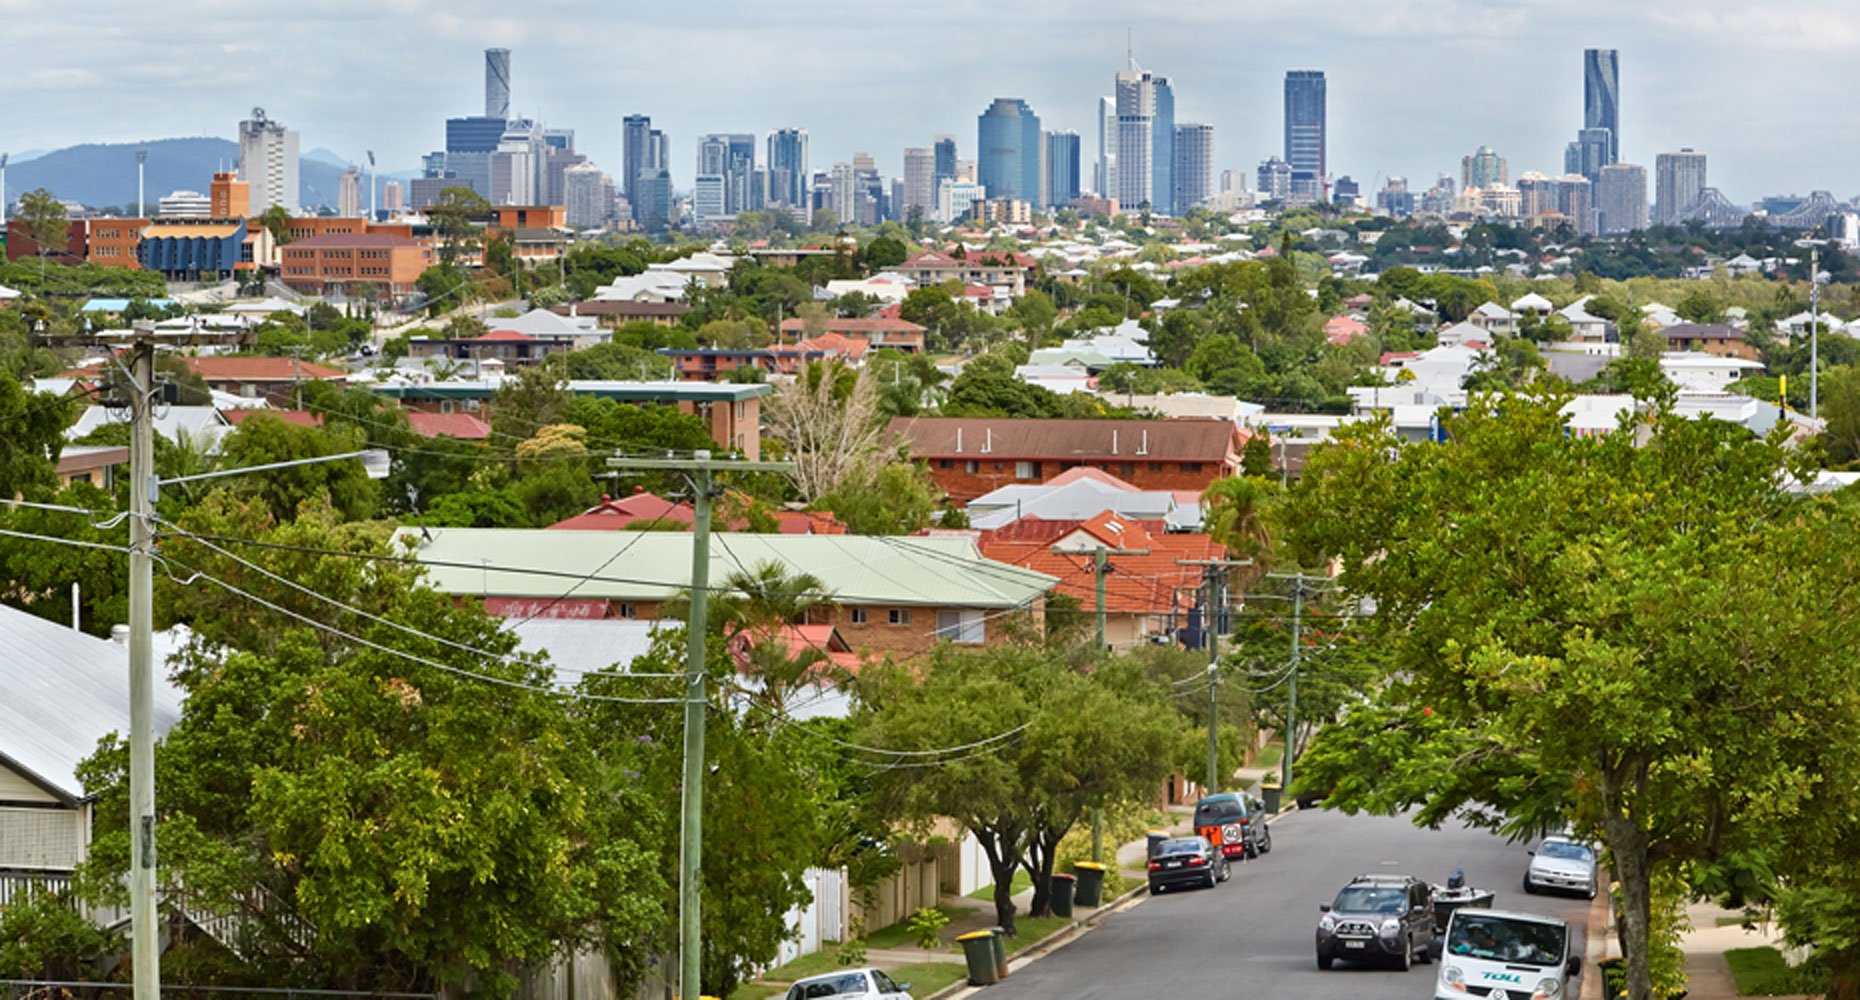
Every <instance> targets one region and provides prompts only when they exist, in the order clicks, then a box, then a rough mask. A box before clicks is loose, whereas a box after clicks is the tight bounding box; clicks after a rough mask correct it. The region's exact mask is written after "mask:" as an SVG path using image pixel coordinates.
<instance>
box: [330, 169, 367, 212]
mask: <svg viewBox="0 0 1860 1000" xmlns="http://www.w3.org/2000/svg"><path fill="white" fill-rule="evenodd" d="M336 214H337V215H339V216H341V217H343V218H345V219H353V218H357V217H358V216H360V215H361V214H362V171H361V168H359V167H357V166H356V165H355V164H353V163H351V164H349V167H348V169H347V170H344V171H343V172H342V175H341V176H340V177H337V178H336Z"/></svg>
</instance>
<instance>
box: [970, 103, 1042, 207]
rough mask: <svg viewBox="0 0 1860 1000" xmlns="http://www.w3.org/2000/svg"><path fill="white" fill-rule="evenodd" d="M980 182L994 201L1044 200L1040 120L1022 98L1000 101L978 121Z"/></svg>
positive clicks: (978, 118) (977, 157)
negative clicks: (996, 199) (1041, 174)
mask: <svg viewBox="0 0 1860 1000" xmlns="http://www.w3.org/2000/svg"><path fill="white" fill-rule="evenodd" d="M976 147H977V153H976V159H977V164H976V166H977V174H978V177H977V180H979V181H980V182H981V185H982V186H983V187H985V188H987V189H988V197H990V198H1008V199H1013V200H1016V201H1025V202H1035V201H1038V200H1039V197H1040V117H1039V116H1038V115H1036V114H1034V113H1033V109H1032V108H1030V107H1028V106H1027V102H1026V101H1024V100H1021V99H1020V98H1018V97H997V98H995V101H994V103H993V104H990V105H989V106H988V110H986V111H984V112H982V113H981V114H980V115H979V116H977V118H976Z"/></svg>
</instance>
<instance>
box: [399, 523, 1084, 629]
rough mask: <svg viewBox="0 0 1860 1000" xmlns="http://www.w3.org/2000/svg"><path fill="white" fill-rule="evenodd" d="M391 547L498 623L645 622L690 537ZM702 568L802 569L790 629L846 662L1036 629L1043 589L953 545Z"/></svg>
mask: <svg viewBox="0 0 1860 1000" xmlns="http://www.w3.org/2000/svg"><path fill="white" fill-rule="evenodd" d="M397 537H398V539H399V540H401V541H404V542H411V543H413V544H412V549H411V553H412V556H413V558H415V559H418V560H419V561H421V562H423V563H426V564H427V568H428V573H429V575H430V577H431V579H432V583H433V586H434V587H435V588H436V589H438V590H439V591H441V592H442V593H447V594H451V595H453V596H454V597H456V598H460V599H466V598H470V599H476V600H482V601H483V602H484V605H485V610H487V611H488V612H490V613H491V614H494V615H499V616H503V617H507V618H529V617H557V618H589V619H605V618H634V619H642V620H647V619H656V618H658V617H660V615H661V609H662V608H663V607H664V606H665V604H666V603H668V602H672V601H676V600H678V599H679V597H680V595H681V594H682V593H683V592H684V591H685V590H686V589H687V588H689V587H690V584H691V546H692V542H693V538H692V536H691V534H690V533H688V532H682V531H567V530H563V531H552V530H548V529H508V528H429V529H426V530H425V531H421V530H420V529H418V528H414V529H406V530H403V531H401V532H400V533H399V534H398V536H397ZM710 563H711V566H710V579H711V583H712V585H713V586H716V585H721V583H722V581H723V580H725V579H726V578H728V577H729V575H730V574H731V573H736V572H744V571H751V572H753V571H754V569H755V568H756V567H757V566H759V565H761V564H764V563H774V564H775V565H778V566H780V567H782V568H783V569H784V570H785V571H786V572H787V573H789V574H791V575H798V574H801V573H811V574H813V575H814V576H815V577H817V578H819V580H820V581H821V584H822V589H823V591H824V594H825V598H824V601H823V603H822V604H821V605H820V606H818V607H817V608H815V609H814V611H813V612H812V613H811V614H810V615H809V617H808V620H807V621H806V622H804V623H802V624H807V625H831V626H833V627H834V629H836V630H837V631H838V633H839V635H840V636H841V637H842V638H843V639H844V640H845V642H846V644H847V647H848V648H849V649H850V650H851V651H853V652H856V653H858V654H860V655H892V656H896V657H900V658H904V659H911V658H915V657H919V656H922V655H924V654H926V653H928V652H929V651H930V649H931V648H932V647H933V646H935V645H936V643H937V642H939V641H943V640H948V641H951V642H956V643H961V644H965V645H968V644H974V645H979V644H981V643H984V642H986V641H988V638H989V636H990V635H991V634H996V633H997V631H998V630H999V629H1001V628H1004V627H1007V625H1008V622H1009V620H1011V619H1023V620H1032V621H1036V622H1037V621H1038V620H1039V618H1040V615H1041V613H1042V611H1043V610H1044V604H1045V602H1044V597H1045V594H1046V592H1047V590H1049V589H1050V588H1051V587H1052V586H1053V584H1054V583H1055V582H1056V581H1055V580H1054V578H1053V577H1051V576H1048V575H1046V574H1044V573H1040V572H1035V571H1031V570H1027V569H1022V568H1020V567H1017V566H1008V565H1003V564H1002V563H999V562H995V561H993V560H990V559H988V558H986V557H985V556H983V555H982V553H981V552H980V550H978V549H977V547H976V543H975V540H974V539H972V538H966V537H955V538H943V537H939V538H894V537H878V536H866V535H760V534H737V533H733V532H719V533H716V534H713V535H712V536H711V542H710ZM494 566H522V567H527V568H531V569H542V570H548V571H550V575H541V574H536V573H516V572H509V571H503V570H498V569H494V568H490V567H494ZM555 574H560V575H555ZM573 580H579V581H580V582H579V583H577V584H575V585H574V587H573V588H572V590H573V596H570V597H563V596H562V595H563V592H564V591H567V590H570V589H571V588H570V585H569V582H568V581H573Z"/></svg>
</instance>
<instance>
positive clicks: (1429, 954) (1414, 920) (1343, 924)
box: [1317, 875, 1434, 972]
mask: <svg viewBox="0 0 1860 1000" xmlns="http://www.w3.org/2000/svg"><path fill="white" fill-rule="evenodd" d="M1318 909H1319V910H1321V911H1322V912H1323V914H1324V915H1323V916H1322V917H1319V918H1318V926H1317V965H1318V968H1320V969H1328V968H1330V967H1331V963H1333V962H1335V961H1337V960H1338V959H1343V960H1344V961H1346V962H1392V963H1394V965H1395V967H1396V968H1398V969H1400V970H1402V971H1403V972H1406V971H1408V967H1409V965H1410V964H1412V963H1415V962H1427V961H1430V960H1431V959H1432V958H1433V953H1434V887H1433V886H1431V885H1429V884H1428V883H1427V882H1425V881H1423V880H1421V879H1418V878H1415V877H1413V876H1412V875H1358V876H1356V877H1355V878H1353V879H1351V880H1350V883H1349V884H1348V885H1346V886H1344V887H1343V888H1342V889H1340V890H1338V891H1337V898H1336V899H1335V900H1334V901H1332V902H1329V903H1323V904H1320V905H1319V906H1318Z"/></svg>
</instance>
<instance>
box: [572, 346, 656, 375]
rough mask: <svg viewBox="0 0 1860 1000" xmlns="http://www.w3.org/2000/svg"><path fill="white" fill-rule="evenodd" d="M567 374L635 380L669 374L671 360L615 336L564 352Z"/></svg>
mask: <svg viewBox="0 0 1860 1000" xmlns="http://www.w3.org/2000/svg"><path fill="white" fill-rule="evenodd" d="M564 358H565V359H566V360H565V362H564V363H565V364H566V365H567V366H568V369H567V371H568V377H569V378H572V379H609V380H613V381H619V382H637V381H640V380H641V379H645V380H649V381H650V380H653V379H665V378H670V377H672V375H673V373H674V371H673V366H672V361H671V359H670V358H667V357H666V356H665V355H663V354H659V353H657V352H656V351H650V350H647V349H645V348H643V347H636V346H634V345H632V344H628V343H623V342H621V341H620V340H618V339H617V338H616V339H615V340H614V341H611V342H609V343H605V344H595V345H594V346H593V347H584V348H582V349H581V350H579V351H570V352H569V353H568V354H566V355H564Z"/></svg>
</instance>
